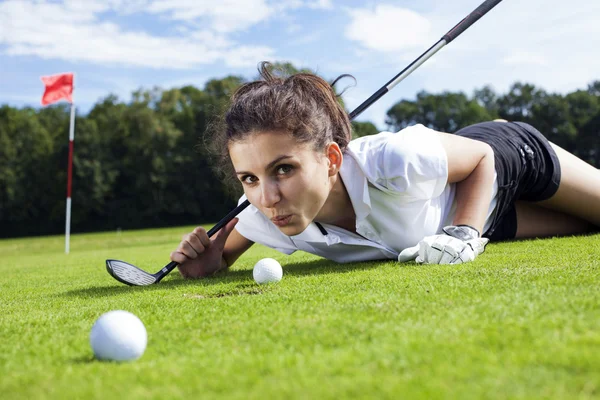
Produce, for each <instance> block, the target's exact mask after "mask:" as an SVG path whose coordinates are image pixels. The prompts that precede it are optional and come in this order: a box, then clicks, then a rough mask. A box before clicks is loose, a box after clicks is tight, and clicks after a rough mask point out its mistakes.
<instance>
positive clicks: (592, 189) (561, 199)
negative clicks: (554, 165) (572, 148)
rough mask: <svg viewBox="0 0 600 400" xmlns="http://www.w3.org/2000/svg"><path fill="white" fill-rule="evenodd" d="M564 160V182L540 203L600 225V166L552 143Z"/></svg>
mask: <svg viewBox="0 0 600 400" xmlns="http://www.w3.org/2000/svg"><path fill="white" fill-rule="evenodd" d="M550 145H551V146H552V148H553V149H554V151H555V152H556V155H557V156H558V160H559V162H560V168H561V177H560V185H559V187H558V190H557V191H556V193H555V194H554V196H552V197H550V198H549V199H548V200H543V201H538V202H536V204H537V205H540V206H542V207H544V208H549V209H551V210H555V211H561V212H563V213H565V214H569V215H573V216H576V217H578V218H581V219H583V220H585V221H588V222H591V223H592V224H594V225H596V226H600V170H598V169H597V168H594V167H593V166H591V165H590V164H588V163H586V162H585V161H583V160H581V159H579V158H577V157H575V156H574V155H573V154H571V153H569V152H568V151H566V150H563V149H562V148H560V147H558V146H557V145H555V144H554V143H550Z"/></svg>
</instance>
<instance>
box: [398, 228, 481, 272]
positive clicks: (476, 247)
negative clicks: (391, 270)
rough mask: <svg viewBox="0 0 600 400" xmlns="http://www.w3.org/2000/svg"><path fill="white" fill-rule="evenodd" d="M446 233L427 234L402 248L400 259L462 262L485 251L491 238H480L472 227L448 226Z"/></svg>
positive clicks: (422, 262) (402, 260)
mask: <svg viewBox="0 0 600 400" xmlns="http://www.w3.org/2000/svg"><path fill="white" fill-rule="evenodd" d="M443 230H444V232H445V233H446V234H445V235H433V236H427V237H425V238H424V239H423V240H421V241H420V242H419V244H417V245H416V246H413V247H409V248H407V249H404V250H402V252H401V253H400V254H399V255H398V261H400V262H406V261H412V260H414V261H415V262H417V263H418V264H462V263H464V262H469V261H473V260H474V259H475V257H477V256H478V255H479V254H481V253H483V252H484V251H485V246H486V245H487V243H488V242H489V239H486V238H480V237H479V232H477V230H475V229H473V228H471V227H465V226H446V227H444V229H443Z"/></svg>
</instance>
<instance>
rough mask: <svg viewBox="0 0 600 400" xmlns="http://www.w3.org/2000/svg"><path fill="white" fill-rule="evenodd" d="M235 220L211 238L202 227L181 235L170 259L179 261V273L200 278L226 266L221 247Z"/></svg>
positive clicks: (236, 220) (185, 276)
mask: <svg viewBox="0 0 600 400" xmlns="http://www.w3.org/2000/svg"><path fill="white" fill-rule="evenodd" d="M237 222H238V219H237V218H234V219H233V220H231V221H230V222H229V223H228V224H227V225H225V226H224V227H223V228H221V229H220V230H219V232H217V234H216V235H214V236H213V237H212V238H209V237H208V234H207V233H206V229H204V228H202V227H197V228H196V229H194V230H193V231H192V232H191V233H189V234H187V235H185V236H183V238H182V240H181V243H179V247H177V250H175V251H174V252H172V253H171V260H172V261H175V262H177V263H179V265H178V266H177V268H178V269H179V272H180V273H181V275H182V276H183V277H184V278H192V279H193V278H202V277H205V276H208V275H212V274H214V273H215V272H217V271H219V270H221V269H224V268H227V263H226V262H225V259H224V258H223V248H224V247H225V242H226V241H227V238H228V237H229V234H231V232H232V231H233V228H234V227H235V225H236V224H237Z"/></svg>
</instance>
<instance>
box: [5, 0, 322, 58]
mask: <svg viewBox="0 0 600 400" xmlns="http://www.w3.org/2000/svg"><path fill="white" fill-rule="evenodd" d="M301 7H310V8H329V7H331V1H329V0H308V1H301V0H270V2H269V1H268V0H219V1H214V0H197V1H190V0H86V1H81V0H63V1H62V2H56V1H51V0H8V1H5V2H4V3H1V2H0V45H4V50H3V52H4V53H5V54H8V55H11V56H38V57H41V58H44V59H63V60H69V61H76V62H91V63H97V64H105V65H125V66H132V67H135V66H140V67H151V68H168V69H186V68H192V67H195V66H198V65H207V64H213V63H215V62H222V63H223V64H225V65H226V66H229V67H246V66H255V65H256V64H257V62H258V61H260V60H263V59H275V58H277V56H276V54H275V50H274V49H272V48H270V47H268V46H264V45H252V44H250V43H247V44H244V45H240V44H239V43H236V42H235V41H233V40H232V39H231V37H230V34H231V33H234V32H240V31H244V30H247V29H248V28H250V27H252V26H254V25H256V24H259V23H262V22H265V21H268V20H269V19H272V18H273V17H274V16H275V15H278V14H281V13H283V12H284V11H285V10H287V9H297V8H301ZM108 12H115V13H117V14H119V15H129V14H144V13H145V14H153V15H156V16H158V17H159V18H163V19H166V20H173V21H177V22H178V23H180V25H179V26H176V27H174V31H175V32H176V36H173V35H172V34H171V36H157V35H155V34H151V33H149V32H145V31H142V30H139V29H138V30H135V31H134V30H126V29H124V28H123V27H121V26H120V25H117V24H116V23H114V22H110V20H107V19H105V18H104V14H105V13H108ZM0 50H2V48H0Z"/></svg>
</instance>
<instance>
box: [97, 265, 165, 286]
mask: <svg viewBox="0 0 600 400" xmlns="http://www.w3.org/2000/svg"><path fill="white" fill-rule="evenodd" d="M106 270H107V271H108V273H109V274H111V275H112V277H113V278H115V279H116V280H118V281H119V282H122V283H124V284H126V285H129V286H147V285H152V284H153V283H156V276H154V275H152V274H149V273H147V272H146V271H142V270H141V269H139V268H138V267H136V266H135V265H132V264H129V263H127V262H125V261H121V260H106Z"/></svg>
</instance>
